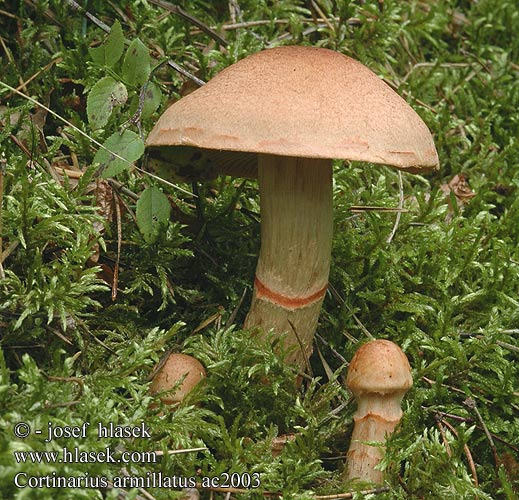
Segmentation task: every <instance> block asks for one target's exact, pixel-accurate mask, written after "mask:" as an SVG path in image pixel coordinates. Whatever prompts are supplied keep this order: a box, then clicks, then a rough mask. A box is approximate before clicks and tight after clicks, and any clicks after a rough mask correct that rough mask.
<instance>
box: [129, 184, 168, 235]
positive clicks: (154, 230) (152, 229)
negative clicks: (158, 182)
mask: <svg viewBox="0 0 519 500" xmlns="http://www.w3.org/2000/svg"><path fill="white" fill-rule="evenodd" d="M170 212H171V205H170V204H169V200H168V198H167V196H166V195H165V194H164V193H163V192H162V191H161V190H160V189H159V188H158V187H156V186H151V187H149V188H147V189H145V190H144V191H143V193H142V194H141V196H140V198H139V201H138V202H137V210H136V216H137V225H138V226H139V229H140V231H141V233H142V235H143V236H144V239H145V240H146V242H147V243H153V241H155V239H156V238H157V235H158V234H159V231H160V228H161V226H164V225H166V224H167V222H168V220H169V216H170Z"/></svg>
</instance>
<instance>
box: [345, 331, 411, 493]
mask: <svg viewBox="0 0 519 500" xmlns="http://www.w3.org/2000/svg"><path fill="white" fill-rule="evenodd" d="M346 385H347V386H348V388H349V389H350V390H351V392H352V393H353V395H354V396H355V400H356V401H357V411H356V412H355V414H354V415H353V421H354V427H353V434H352V436H351V444H350V449H349V450H348V454H347V463H346V471H345V479H346V480H353V479H358V480H361V481H368V482H372V483H376V484H380V483H382V482H383V478H384V475H383V472H382V471H380V470H376V469H375V467H376V465H377V464H378V463H379V462H380V461H381V460H382V458H383V457H384V453H385V446H384V443H385V441H386V439H387V437H388V436H389V435H390V434H391V433H392V432H393V430H394V429H395V427H396V425H397V424H398V423H399V422H400V419H401V418H402V409H401V407H400V404H401V402H402V398H403V397H404V394H405V393H406V392H407V391H408V390H409V389H410V388H411V386H412V385H413V379H412V377H411V367H410V366H409V362H408V361H407V358H406V356H405V354H404V353H403V352H402V350H401V349H400V347H398V346H397V345H396V344H394V343H393V342H390V341H389V340H373V341H371V342H368V343H367V344H364V345H363V346H362V347H361V348H360V349H359V350H358V351H357V352H356V353H355V355H354V356H353V359H352V360H351V363H350V366H349V368H348V375H347V377H346ZM374 442H375V443H378V444H377V445H374V444H373V443H374Z"/></svg>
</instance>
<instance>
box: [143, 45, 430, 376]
mask: <svg viewBox="0 0 519 500" xmlns="http://www.w3.org/2000/svg"><path fill="white" fill-rule="evenodd" d="M147 147H148V151H149V156H150V158H152V159H153V163H154V165H155V167H154V168H155V169H156V170H157V173H159V175H167V171H168V169H169V170H172V169H174V168H181V167H183V172H186V171H193V172H199V171H204V170H205V171H210V172H212V173H214V174H218V173H225V174H229V175H238V176H243V177H256V176H257V177H258V184H259V190H260V204H261V250H260V255H259V260H258V265H257V268H256V276H255V280H254V293H253V297H252V304H251V306H250V310H249V313H248V315H247V318H246V320H245V327H246V328H257V329H258V330H260V331H263V332H265V333H266V332H268V331H269V330H274V331H275V332H276V333H277V334H279V335H282V334H284V333H285V334H287V335H286V336H285V339H286V341H285V347H286V348H294V349H291V350H292V353H291V354H290V355H289V356H288V358H287V361H288V362H295V363H296V364H298V365H299V367H300V368H301V369H303V368H305V366H306V365H307V361H308V357H309V356H310V354H311V353H312V350H313V339H314V333H315V330H316V327H317V320H318V317H319V312H320V309H321V304H322V302H323V299H324V296H325V294H326V290H327V287H328V275H329V270H330V260H331V248H332V232H333V210H332V209H333V207H332V159H333V158H336V159H345V160H357V161H366V162H373V163H382V164H387V165H393V166H395V167H396V168H399V169H402V170H406V171H409V172H418V171H422V172H423V171H427V170H432V169H436V168H437V167H438V155H437V153H436V149H435V147H434V142H433V139H432V137H431V134H430V132H429V130H428V128H427V126H426V125H425V123H424V122H423V121H422V119H421V118H420V117H419V116H418V115H417V114H416V112H415V111H414V110H413V109H412V108H411V107H410V106H409V105H408V104H407V103H406V102H405V101H404V100H403V99H402V98H401V97H400V96H399V95H398V94H396V93H395V92H394V91H393V90H392V89H391V88H390V87H389V86H388V85H386V84H385V83H384V82H383V81H382V80H381V79H380V78H379V77H378V76H377V75H375V74H374V73H373V72H371V71H370V70H369V69H368V68H366V67H365V66H363V65H362V64H361V63H359V62H358V61H355V60H354V59H351V58H350V57H347V56H345V55H343V54H340V53H338V52H334V51H332V50H328V49H322V48H316V47H299V46H291V47H277V48H273V49H268V50H264V51H262V52H258V53H256V54H253V55H251V56H249V57H246V58H245V59H242V60H241V61H239V62H237V63H235V64H233V65H232V66H229V67H228V68H226V69H225V70H223V71H222V72H221V73H219V74H218V75H216V76H215V77H214V78H213V79H212V80H211V81H209V82H208V83H207V84H205V85H204V86H203V87H201V88H199V89H198V90H196V91H194V92H192V93H191V94H189V95H187V96H185V97H184V98H182V99H180V100H179V101H177V102H175V103H174V104H173V105H172V106H170V107H169V108H168V109H167V110H166V112H165V113H164V114H163V115H162V116H161V117H160V119H159V120H158V122H157V124H156V125H155V127H154V128H153V130H152V131H151V132H150V134H149V136H148V139H147Z"/></svg>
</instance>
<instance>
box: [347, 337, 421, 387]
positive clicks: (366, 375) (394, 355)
mask: <svg viewBox="0 0 519 500" xmlns="http://www.w3.org/2000/svg"><path fill="white" fill-rule="evenodd" d="M346 385H347V386H348V387H349V388H350V390H351V391H352V392H353V393H354V394H362V393H378V394H390V393H392V392H406V391H407V390H408V389H409V388H410V387H411V386H412V385H413V378H412V376H411V367H410V366H409V361H408V360H407V357H406V355H405V354H404V353H403V352H402V350H401V349H400V347H398V346H397V345H396V344H395V343H393V342H391V341H389V340H383V339H378V340H372V341H371V342H368V343H366V344H364V345H363V346H362V347H361V348H360V349H359V350H358V351H357V352H356V353H355V355H354V356H353V358H352V360H351V363H350V366H349V367H348V375H347V377H346Z"/></svg>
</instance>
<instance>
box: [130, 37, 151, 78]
mask: <svg viewBox="0 0 519 500" xmlns="http://www.w3.org/2000/svg"><path fill="white" fill-rule="evenodd" d="M150 62H151V59H150V54H149V52H148V48H147V47H146V46H145V45H144V44H143V43H142V42H141V41H140V40H139V39H138V38H136V39H135V40H134V41H133V42H132V43H131V44H130V46H129V47H128V50H127V51H126V55H125V56H124V61H123V79H124V80H125V81H126V82H128V83H129V84H130V85H143V84H144V83H145V82H146V80H147V79H148V76H149V75H150V71H151V65H150Z"/></svg>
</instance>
